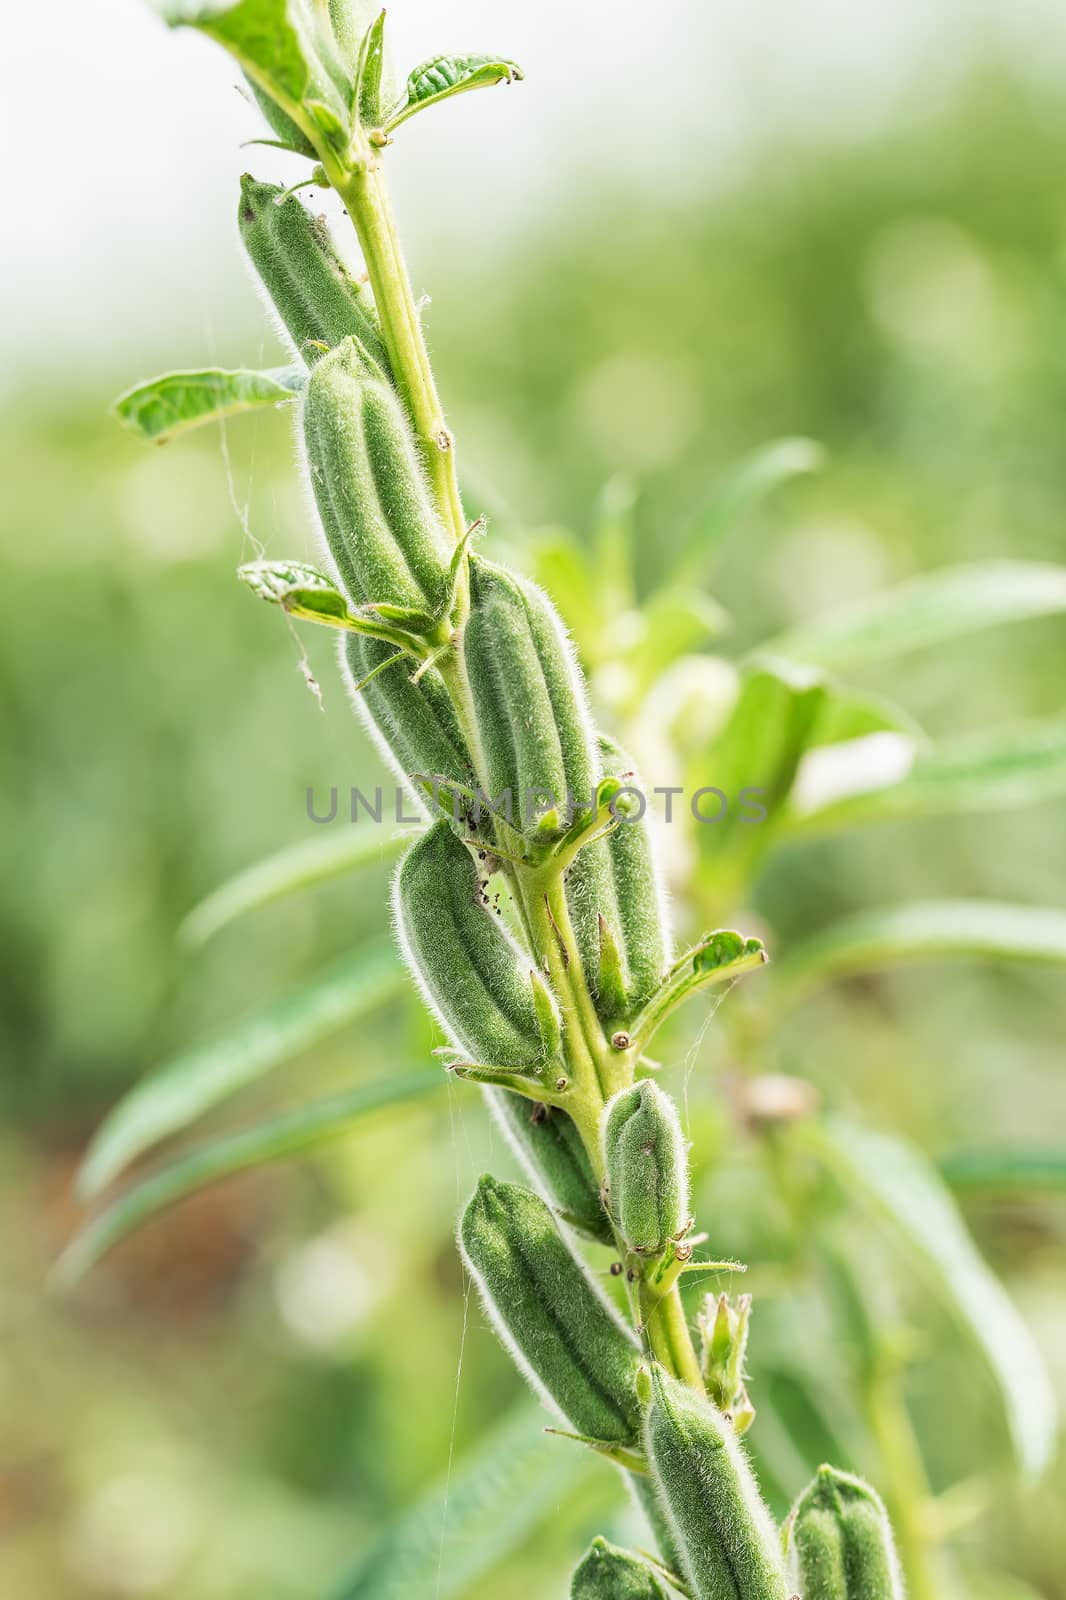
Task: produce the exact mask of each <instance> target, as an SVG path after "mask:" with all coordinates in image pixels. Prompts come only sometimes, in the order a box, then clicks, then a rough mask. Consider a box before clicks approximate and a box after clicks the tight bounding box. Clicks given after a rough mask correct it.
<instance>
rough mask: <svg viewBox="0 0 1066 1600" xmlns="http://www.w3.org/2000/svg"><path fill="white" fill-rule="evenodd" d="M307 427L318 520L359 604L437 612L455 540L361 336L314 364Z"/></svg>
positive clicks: (397, 408)
mask: <svg viewBox="0 0 1066 1600" xmlns="http://www.w3.org/2000/svg"><path fill="white" fill-rule="evenodd" d="M303 421H304V441H305V443H306V446H307V461H308V466H309V468H310V473H311V486H312V488H313V489H314V492H315V500H316V502H317V504H318V511H319V516H320V517H321V519H322V526H323V528H324V530H325V534H326V540H327V542H328V544H329V548H330V551H331V553H332V556H333V559H334V561H335V562H336V563H337V567H338V570H339V572H340V575H341V577H342V579H343V580H344V584H345V587H346V588H347V590H348V593H349V594H350V595H351V597H352V599H353V600H354V601H355V602H356V603H357V604H367V603H372V604H373V603H378V602H387V603H388V604H390V605H399V606H409V607H411V608H413V609H416V610H422V611H432V610H433V609H434V608H436V607H437V606H438V605H439V604H440V603H441V601H442V600H443V598H444V595H445V592H446V588H447V583H448V567H449V562H450V559H451V555H452V547H451V543H450V541H449V539H448V536H447V534H446V532H445V530H444V525H443V523H442V522H441V520H440V517H439V516H438V515H437V513H436V511H435V510H434V508H433V503H432V501H431V499H430V495H429V490H428V489H427V487H426V481H425V478H424V476H423V472H422V467H421V463H420V462H419V459H418V454H417V451H416V448H415V444H414V440H413V438H412V437H411V430H410V428H409V427H408V424H407V420H406V418H405V416H404V413H403V409H402V407H401V405H400V402H399V400H398V399H397V397H396V395H395V394H394V392H393V390H392V389H391V388H390V387H389V385H388V384H387V383H386V382H385V380H384V379H383V377H382V376H381V373H380V372H379V371H377V370H376V369H375V367H374V366H373V364H372V363H371V362H369V361H368V360H367V358H366V355H365V353H364V351H363V350H362V349H361V347H360V346H359V345H358V344H357V343H356V341H355V340H354V339H345V340H343V341H342V342H341V343H340V344H339V345H338V346H337V348H336V349H335V350H331V351H330V353H329V354H328V355H326V356H323V357H322V359H321V361H319V362H318V364H317V365H316V366H315V368H314V370H313V372H312V373H311V377H310V378H309V380H308V383H307V388H306V390H305V392H304V407H303Z"/></svg>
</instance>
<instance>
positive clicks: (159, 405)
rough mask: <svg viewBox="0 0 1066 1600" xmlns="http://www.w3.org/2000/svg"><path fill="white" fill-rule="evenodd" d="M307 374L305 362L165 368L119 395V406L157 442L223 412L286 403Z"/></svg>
mask: <svg viewBox="0 0 1066 1600" xmlns="http://www.w3.org/2000/svg"><path fill="white" fill-rule="evenodd" d="M306 379H307V374H306V373H305V372H304V371H303V369H302V368H300V367H271V368H269V369H268V370H267V371H266V372H252V371H249V370H246V369H244V368H237V369H236V370H235V371H232V372H229V371H226V370H225V369H224V368H222V367H204V368H203V369H202V370H201V371H199V372H164V373H163V374H162V376H161V377H158V378H149V379H148V380H147V382H145V383H138V384H135V385H134V387H133V388H132V389H127V390H126V392H125V394H121V395H119V397H118V399H117V400H116V401H115V405H114V411H115V415H116V416H117V417H118V419H119V421H120V422H123V423H125V425H126V427H128V428H132V429H133V431H134V433H139V434H140V436H141V438H142V439H147V440H148V441H149V443H152V444H165V443H166V442H167V440H168V439H173V438H174V436H175V435H176V434H179V433H186V432H187V431H188V430H189V429H190V428H200V427H203V425H204V424H205V423H207V422H217V421H218V420H219V419H220V418H222V417H235V416H237V415H238V413H239V412H241V411H254V410H257V409H258V408H260V407H261V406H276V405H281V404H282V403H283V402H285V401H287V400H291V399H292V398H293V397H294V396H295V395H297V394H299V392H300V390H301V388H302V387H303V385H304V383H305V381H306Z"/></svg>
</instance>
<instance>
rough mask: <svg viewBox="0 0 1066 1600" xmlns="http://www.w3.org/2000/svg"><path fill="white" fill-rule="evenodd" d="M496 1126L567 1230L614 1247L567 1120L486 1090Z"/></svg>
mask: <svg viewBox="0 0 1066 1600" xmlns="http://www.w3.org/2000/svg"><path fill="white" fill-rule="evenodd" d="M485 1092H486V1094H487V1095H488V1097H489V1102H490V1104H491V1106H492V1110H493V1114H494V1116H495V1117H496V1120H497V1122H498V1123H499V1124H500V1126H501V1127H502V1128H503V1131H504V1133H505V1134H506V1136H507V1139H508V1142H509V1143H510V1144H511V1146H512V1147H513V1149H514V1152H515V1154H516V1155H517V1157H518V1159H519V1161H520V1162H521V1163H522V1165H523V1167H525V1169H526V1171H527V1172H528V1174H529V1176H530V1179H531V1181H532V1182H533V1183H534V1184H535V1185H536V1186H537V1188H538V1189H539V1190H540V1192H541V1193H542V1194H543V1195H544V1198H545V1199H546V1200H548V1201H549V1202H550V1204H551V1205H553V1206H554V1207H555V1208H556V1210H558V1211H560V1212H562V1214H563V1218H564V1220H565V1221H566V1222H568V1223H569V1225H570V1226H571V1227H572V1228H574V1229H576V1231H577V1232H578V1233H580V1234H583V1235H584V1236H585V1238H587V1239H594V1240H595V1241H596V1242H597V1243H598V1244H613V1243H614V1233H613V1231H612V1228H611V1221H610V1218H609V1217H608V1215H607V1213H606V1211H605V1210H604V1209H603V1202H602V1200H601V1199H600V1188H599V1184H598V1183H597V1182H596V1177H595V1174H594V1173H593V1170H592V1163H591V1162H590V1161H589V1158H588V1152H587V1151H586V1149H585V1146H584V1144H583V1143H582V1141H581V1135H580V1133H579V1132H578V1130H577V1127H576V1125H575V1123H574V1122H573V1120H572V1118H570V1117H568V1116H567V1114H566V1112H565V1111H560V1110H559V1109H558V1108H557V1107H555V1108H552V1107H549V1106H542V1105H535V1104H531V1103H530V1101H528V1100H526V1099H524V1098H522V1097H521V1096H519V1095H516V1094H511V1093H510V1092H509V1091H508V1090H506V1089H487V1090H486V1091H485Z"/></svg>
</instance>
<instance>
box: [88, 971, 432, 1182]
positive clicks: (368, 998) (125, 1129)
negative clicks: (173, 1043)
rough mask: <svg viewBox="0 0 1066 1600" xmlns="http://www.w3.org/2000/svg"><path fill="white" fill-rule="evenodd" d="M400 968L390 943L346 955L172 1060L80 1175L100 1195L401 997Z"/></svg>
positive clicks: (109, 1128) (123, 1109) (106, 1125)
mask: <svg viewBox="0 0 1066 1600" xmlns="http://www.w3.org/2000/svg"><path fill="white" fill-rule="evenodd" d="M405 986H406V979H405V977H404V973H403V969H402V967H401V966H400V963H399V961H398V959H397V956H396V952H395V950H394V949H393V946H392V943H391V941H387V940H381V941H379V942H376V943H374V944H372V945H369V946H367V947H366V948H364V949H363V950H361V951H360V952H359V953H358V954H357V955H355V956H351V955H349V956H344V957H343V958H342V959H341V960H340V961H337V962H335V963H334V964H333V965H332V966H330V967H327V968H326V969H325V971H324V972H321V973H319V975H318V976H317V977H316V978H314V979H312V981H311V982H310V983H305V984H302V985H301V986H300V987H299V988H297V989H292V990H290V991H289V993H288V994H286V995H283V996H282V998H281V999H280V1000H276V1001H275V1002H274V1003H273V1004H272V1005H269V1006H267V1007H266V1008H265V1009H264V1010H262V1011H259V1012H256V1013H255V1014H254V1015H253V1016H251V1017H245V1018H244V1019H243V1020H242V1021H241V1022H238V1023H236V1024H235V1025H234V1026H233V1027H232V1028H230V1029H229V1030H228V1032H226V1033H224V1034H222V1035H221V1036H220V1037H219V1038H217V1039H213V1040H211V1042H210V1043H208V1044H205V1045H201V1046H200V1047H199V1048H198V1049H194V1050H190V1051H188V1052H187V1053H186V1054H184V1055H181V1056H177V1057H175V1059H174V1060H172V1061H169V1062H168V1063H167V1064H166V1065H165V1066H163V1067H159V1068H157V1070H156V1071H155V1072H153V1073H151V1074H150V1075H149V1076H148V1077H147V1078H144V1079H142V1080H141V1081H140V1082H139V1083H137V1084H135V1085H134V1087H133V1088H132V1089H131V1090H130V1091H129V1093H128V1094H127V1095H126V1096H125V1097H124V1098H123V1099H122V1100H120V1101H119V1103H118V1105H117V1106H115V1107H114V1109H113V1110H112V1111H111V1112H110V1113H109V1114H108V1116H107V1117H105V1119H104V1121H103V1123H102V1124H101V1126H100V1127H99V1128H98V1129H97V1131H96V1133H95V1135H94V1136H93V1139H92V1142H91V1143H90V1145H89V1149H88V1152H87V1154H86V1157H85V1161H84V1163H83V1165H82V1168H81V1171H80V1173H79V1175H78V1191H79V1193H80V1194H82V1195H94V1194H98V1193H99V1191H100V1190H101V1189H103V1188H104V1187H105V1185H106V1184H108V1183H110V1182H111V1180H112V1179H113V1178H115V1177H117V1176H118V1174H119V1173H120V1172H121V1171H122V1169H123V1168H124V1167H126V1166H128V1165H129V1163H130V1162H131V1161H133V1160H134V1159H135V1158H136V1157H137V1156H139V1155H141V1154H142V1152H143V1151H145V1150H147V1149H148V1148H149V1147H150V1146H151V1145H153V1144H156V1143H158V1141H159V1140H160V1139H165V1138H167V1137H168V1136H169V1135H170V1134H173V1133H177V1132H178V1131H179V1130H180V1129H182V1128H184V1127H186V1126H187V1125H188V1124H189V1123H190V1122H193V1121H195V1120H196V1118H197V1117H200V1116H203V1114H204V1112H205V1111H209V1110H210V1109H211V1108H212V1107H213V1106H216V1105H218V1104H219V1102H220V1101H222V1100H224V1099H226V1098H227V1097H228V1096H229V1095H231V1094H235V1093H236V1092H237V1090H238V1089H243V1088H245V1087H247V1085H248V1084H250V1083H254V1082H256V1080H257V1079H259V1078H262V1077H265V1075H266V1074H267V1073H268V1072H271V1071H273V1069H274V1068H275V1067H279V1066H281V1064H282V1062H284V1061H287V1060H289V1058H290V1057H292V1056H295V1055H297V1054H299V1053H300V1052H302V1051H304V1050H310V1049H311V1047H312V1046H313V1045H316V1044H318V1043H319V1042H320V1041H321V1040H323V1039H327V1038H329V1037H330V1035H331V1034H334V1033H337V1032H339V1030H340V1029H341V1028H343V1027H345V1026H347V1024H348V1023H350V1022H354V1021H355V1020H356V1019H357V1018H358V1017H362V1016H365V1015H366V1013H367V1012H368V1011H372V1010H373V1009H374V1008H375V1007H376V1006H380V1005H383V1004H384V1003H385V1001H386V1000H391V999H392V998H393V997H394V996H395V995H397V994H399V993H401V991H402V990H403V989H404V988H405Z"/></svg>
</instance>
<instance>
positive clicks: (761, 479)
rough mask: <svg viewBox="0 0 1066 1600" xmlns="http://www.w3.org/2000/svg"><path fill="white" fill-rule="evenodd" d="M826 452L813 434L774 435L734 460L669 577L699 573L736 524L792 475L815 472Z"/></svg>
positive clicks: (685, 579) (687, 578)
mask: <svg viewBox="0 0 1066 1600" xmlns="http://www.w3.org/2000/svg"><path fill="white" fill-rule="evenodd" d="M825 460H826V454H825V451H824V450H823V448H822V446H821V445H820V444H817V443H816V442H815V440H813V439H774V440H772V441H771V443H769V444H766V445H762V446H761V447H760V448H759V449H758V450H754V451H752V453H751V454H750V455H748V456H745V457H744V458H743V460H741V461H738V462H737V463H736V465H735V466H734V467H733V468H732V470H731V471H730V472H729V473H728V474H727V476H726V478H725V479H724V481H723V482H722V483H721V484H720V485H719V486H718V488H717V489H716V490H715V492H714V494H713V495H712V496H711V498H710V499H709V500H708V501H707V503H706V504H705V506H704V508H703V510H702V511H701V512H700V514H699V516H698V517H697V518H696V520H695V521H694V522H693V524H692V526H691V527H690V528H689V529H688V530H687V532H686V534H685V537H684V542H683V545H682V549H681V554H680V556H679V558H678V560H677V563H676V566H675V567H674V570H673V573H672V576H671V582H672V583H679V584H687V583H690V582H693V581H694V580H696V579H697V578H699V577H701V576H702V575H703V574H704V573H705V572H706V570H707V568H708V567H709V566H710V564H711V563H712V562H713V561H714V559H715V558H716V557H717V555H718V554H719V552H720V550H721V548H722V545H723V544H724V542H725V540H726V538H727V536H728V535H729V534H730V533H731V532H732V531H733V529H734V528H735V527H736V526H737V524H738V523H739V522H740V521H741V520H742V519H743V518H744V517H746V516H748V515H749V514H750V513H751V512H752V511H754V510H755V508H756V507H757V506H759V505H760V504H761V503H762V502H763V501H764V500H765V499H767V498H768V497H769V496H770V495H771V494H772V493H773V492H774V490H775V489H776V488H778V487H779V486H780V485H781V484H784V483H787V482H788V481H789V480H790V479H791V478H798V477H803V476H805V475H806V474H808V473H811V472H818V471H819V470H820V469H821V468H822V467H823V466H824V465H825Z"/></svg>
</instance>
